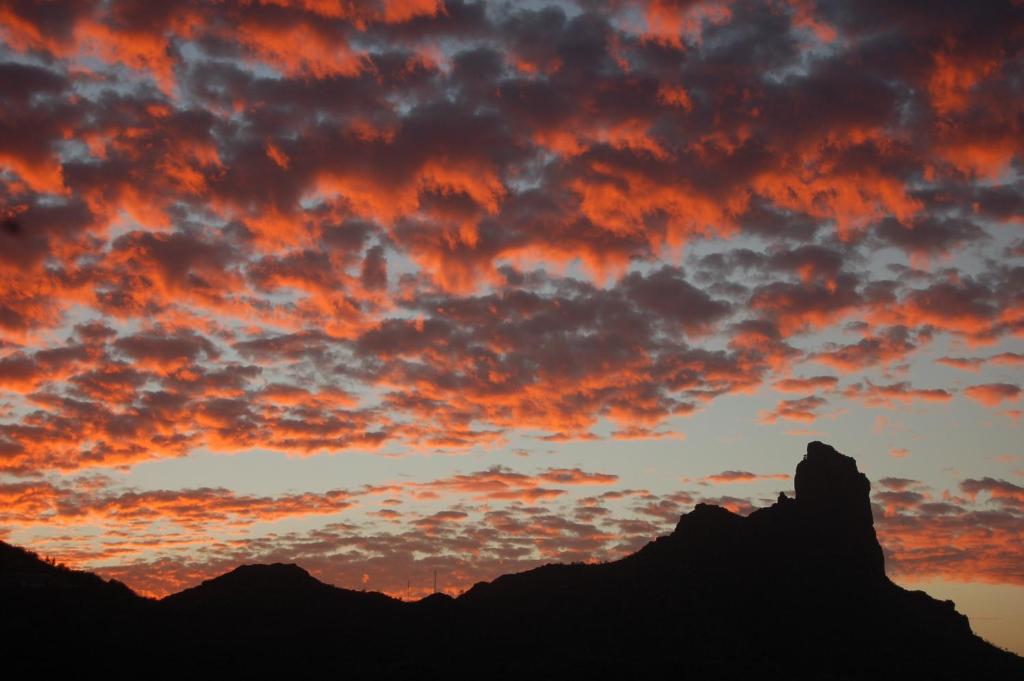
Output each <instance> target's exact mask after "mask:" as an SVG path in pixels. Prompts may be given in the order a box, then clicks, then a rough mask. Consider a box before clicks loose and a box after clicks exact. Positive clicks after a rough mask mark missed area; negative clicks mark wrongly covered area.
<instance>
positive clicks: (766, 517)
mask: <svg viewBox="0 0 1024 681" xmlns="http://www.w3.org/2000/svg"><path fill="white" fill-rule="evenodd" d="M795 487H796V498H795V499H789V498H787V497H786V496H785V495H780V496H779V501H778V503H776V504H774V505H772V506H771V507H770V508H764V509H760V510H757V511H755V512H753V513H751V514H750V515H749V516H746V517H742V516H739V515H736V514H734V513H731V512H729V511H727V510H725V509H723V508H720V507H717V506H711V505H707V504H698V505H697V507H696V508H695V509H694V510H693V511H692V512H690V513H687V514H686V515H684V516H682V517H681V518H680V520H679V524H678V525H677V526H676V529H675V531H674V532H672V534H671V535H669V536H667V537H660V538H658V539H657V540H655V541H653V542H650V543H649V544H647V546H645V547H644V548H643V549H641V550H640V551H638V552H637V553H635V554H633V555H630V556H628V557H626V558H623V559H621V560H618V561H615V562H611V563H601V564H594V565H584V564H573V565H545V566H543V567H540V568H537V569H534V570H530V571H527V572H522V573H519V574H513V575H505V576H503V577H499V578H498V579H496V580H494V581H493V582H486V583H480V584H477V585H476V586H474V587H473V588H472V589H470V590H469V591H467V592H466V593H464V594H463V595H461V596H460V597H459V598H456V599H452V598H449V597H447V596H443V595H440V594H435V595H433V596H430V597H428V598H425V599H423V600H421V601H418V602H415V603H404V602H401V601H398V600H395V599H392V598H389V597H387V596H384V595H382V594H377V593H366V592H360V591H350V590H346V589H339V588H335V587H332V586H328V585H326V584H323V583H321V582H319V581H317V580H316V579H314V578H313V577H312V576H310V575H309V573H307V572H306V571H305V570H303V569H302V568H299V567H297V566H295V565H282V564H276V565H247V566H242V567H239V568H237V569H235V570H233V571H231V572H229V573H228V574H225V575H222V576H220V577H217V578H216V579H212V580H209V581H206V582H204V583H202V584H201V585H199V586H197V587H194V588H192V589H188V590H186V591H183V592H181V593H178V594H174V595H173V596H169V597H167V598H165V599H163V600H161V601H152V600H148V599H144V598H141V597H138V596H135V595H134V594H133V593H132V592H131V591H130V590H129V589H128V588H127V587H125V586H124V585H122V584H120V583H117V582H104V581H103V580H101V579H100V578H98V577H96V576H94V575H91V574H87V573H81V572H74V571H69V570H63V569H60V568H58V567H55V566H53V565H50V564H48V563H44V562H43V561H40V560H39V559H38V558H36V557H35V556H34V555H33V554H29V553H28V552H25V551H23V550H21V549H18V548H15V547H12V546H9V545H6V544H5V545H3V546H2V547H0V548H2V551H0V641H3V645H4V648H5V652H4V660H5V663H6V666H7V668H8V669H13V670H16V671H21V672H34V673H36V674H40V673H43V674H49V673H53V672H60V671H64V672H69V671H76V672H82V671H85V670H89V671H94V672H97V673H101V674H105V675H108V676H110V675H114V676H128V675H131V676H136V677H143V678H144V677H147V676H169V675H172V674H175V675H177V674H181V673H186V674H191V673H196V672H201V673H203V674H204V676H205V675H213V674H221V675H227V676H231V677H235V676H243V675H244V676H252V675H259V676H266V675H269V674H281V675H282V677H283V678H291V677H306V676H313V675H316V676H320V675H325V676H326V675H329V676H335V677H338V678H342V677H344V675H346V674H356V675H358V677H356V678H361V677H367V676H370V677H373V676H386V677H394V678H402V677H399V676H398V675H412V674H417V675H420V676H427V677H440V676H447V677H452V676H462V675H467V674H474V675H479V676H480V677H481V678H485V679H486V678H493V677H510V676H523V677H532V678H536V677H538V676H540V677H541V678H546V677H554V676H556V675H557V676H560V677H562V678H575V677H576V676H577V675H580V674H600V675H602V676H604V675H613V676H612V678H623V677H624V678H637V679H650V678H656V677H655V675H657V676H658V677H660V676H663V675H664V676H671V677H673V678H694V679H702V678H761V679H782V678H785V679H792V678H807V679H811V678H813V679H886V678H901V677H906V676H908V675H913V676H915V677H917V676H920V677H922V678H933V679H934V678H949V679H953V678H956V679H964V678H967V679H971V678H974V679H1011V678H1024V659H1022V658H1020V657H1017V656H1015V655H1012V654H1010V653H1007V652H1005V651H1002V650H1000V649H998V648H996V647H994V646H992V645H990V644H988V643H987V642H985V641H983V640H982V639H980V638H978V637H977V636H975V635H974V634H973V633H972V632H971V629H970V626H969V624H968V622H967V618H966V617H964V616H963V615H960V614H959V613H957V612H956V610H955V609H954V606H953V603H952V602H950V601H945V602H942V601H937V600H934V599H932V598H931V597H929V596H928V595H927V594H925V593H924V592H921V591H907V590H905V589H902V588H900V587H898V586H897V585H895V584H893V583H892V582H891V581H889V579H888V578H887V577H886V576H885V569H884V565H883V557H882V550H881V547H880V546H879V544H878V540H877V539H876V537H875V531H874V527H873V521H872V517H871V506H870V504H869V501H868V492H869V488H870V484H869V482H868V480H867V478H866V477H865V476H864V475H863V474H862V473H860V472H858V470H857V465H856V462H855V461H854V460H853V459H852V458H851V457H848V456H844V455H842V454H840V453H838V452H836V451H835V450H834V449H833V448H832V447H830V446H828V445H825V444H822V443H820V442H812V443H811V444H810V445H808V447H807V456H806V457H805V458H804V460H803V461H801V462H800V463H799V464H798V466H797V470H796V479H795ZM10 678H19V677H17V676H11V677H10ZM409 678H412V677H411V676H410V677H409Z"/></svg>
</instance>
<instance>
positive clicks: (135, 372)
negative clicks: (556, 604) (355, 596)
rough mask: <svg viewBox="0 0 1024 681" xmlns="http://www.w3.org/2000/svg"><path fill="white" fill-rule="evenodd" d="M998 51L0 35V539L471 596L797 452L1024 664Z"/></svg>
mask: <svg viewBox="0 0 1024 681" xmlns="http://www.w3.org/2000/svg"><path fill="white" fill-rule="evenodd" d="M1022 46H1024V5H1022V4H1021V2H1019V0H1013V1H1010V0H1007V1H1000V0H991V1H989V2H980V3H966V2H935V1H934V0H919V1H918V0H914V1H908V2H900V3H892V2H889V1H887V0H886V1H883V0H858V2H836V1H832V0H818V1H815V0H768V1H760V2H748V1H744V0H736V1H731V0H721V1H702V0H637V1H635V2H626V1H612V2H596V1H591V0H578V1H577V2H563V3H557V2H544V1H540V2H532V1H531V2H469V1H464V0H376V1H375V0H365V1H355V2H353V1H352V0H322V1H318V0H219V1H216V2H214V1H205V0H194V1H191V2H179V3H154V2H147V1H145V0H131V1H121V0H105V1H96V0H78V1H75V2H31V1H26V0H3V1H2V2H0V219H2V225H0V226H2V229H0V539H3V540H5V541H8V542H12V543H15V544H19V545H22V546H25V547H28V548H30V549H32V550H35V551H37V552H39V553H40V554H41V555H45V556H51V557H54V558H55V559H56V560H59V561H61V562H64V563H66V564H68V565H72V566H74V567H78V568H81V569H88V570H92V571H95V572H97V573H99V574H101V575H103V576H105V577H108V578H116V579H119V580H122V581H124V582H125V583H126V584H128V585H129V586H131V587H132V588H133V589H135V590H137V591H138V592H140V593H143V594H147V595H152V596H162V595H165V594H168V593H172V592H174V591H177V590H180V589H182V588H185V587H188V586H192V585H195V584H197V583H199V582H201V581H202V580H204V579H208V578H210V577H213V576H216V575H218V574H220V573H222V572H225V571H227V570H230V569H232V568H233V567H235V566H237V565H239V564H243V563H252V562H287V563H292V562H294V563H298V564H300V565H302V566H303V567H305V568H307V569H308V570H310V571H311V572H312V573H313V574H314V575H315V576H317V577H318V578H320V579H322V580H324V581H327V582H329V583H332V584H337V585H339V586H343V587H347V588H359V589H372V590H380V591H384V592H386V593H389V594H392V595H394V596H397V597H400V598H417V597H421V596H423V595H425V594H428V593H430V591H431V590H432V580H433V573H434V571H435V570H436V571H437V573H438V582H439V584H438V586H439V588H440V589H442V590H444V591H446V592H449V593H453V594H454V593H459V592H461V591H463V590H465V589H466V588H468V587H470V586H471V585H472V584H474V583H475V582H477V581H480V580H487V579H493V578H494V577H496V576H498V575H500V574H503V573H507V572H515V571H520V570H524V569H528V568H531V567H534V566H537V565H542V564H544V563H549V562H574V561H600V560H612V559H615V558H617V557H620V556H623V555H626V554H628V553H630V552H632V551H635V550H637V549H639V548H640V547H642V546H643V545H644V544H645V543H646V542H648V541H650V540H652V539H654V538H655V537H657V536H659V535H663V534H667V533H669V532H671V530H672V529H673V528H674V526H675V523H676V522H677V521H678V518H679V515H680V514H681V513H685V512H687V511H688V510H690V509H691V508H692V507H693V506H694V505H695V504H696V503H699V502H706V503H717V504H721V505H724V506H726V507H727V508H729V509H731V510H733V511H735V512H738V513H748V512H750V510H752V509H753V508H757V507H762V506H766V505H770V504H771V503H772V502H773V501H774V499H775V497H776V496H777V495H778V493H779V492H780V491H786V492H788V493H790V494H792V487H793V481H792V477H791V476H792V474H793V470H794V468H795V465H796V463H797V462H798V461H799V459H800V456H801V455H802V453H803V451H804V448H805V447H806V443H807V442H808V441H810V440H823V441H825V442H828V443H830V444H832V445H834V446H835V447H836V448H837V449H839V450H840V451H842V452H844V453H846V454H849V455H851V456H854V457H855V458H856V459H857V461H858V465H859V467H860V469H861V470H862V471H864V472H865V473H866V474H867V475H868V477H869V478H870V480H871V482H872V503H873V512H874V518H875V525H876V529H877V532H878V535H879V539H880V541H881V543H882V546H883V549H884V552H885V560H886V569H887V571H888V573H889V575H890V577H892V578H893V579H894V580H895V581H897V583H900V584H903V585H906V586H908V587H910V588H924V589H926V590H928V591H929V593H932V594H933V595H936V596H937V597H941V598H952V599H953V600H955V601H956V602H957V604H958V607H959V609H960V610H961V611H962V612H965V613H967V614H968V615H969V616H970V617H971V621H972V626H973V627H974V628H975V630H976V631H978V632H980V633H981V634H982V635H984V636H986V637H987V638H989V639H990V640H992V641H994V642H996V643H997V644H999V645H1002V646H1005V647H1009V648H1012V649H1014V650H1017V651H1018V652H1021V653H1024V438H1022V430H1021V416H1022V410H1024V402H1022V400H1021V384H1022V382H1024V230H1022V224H1024V180H1022V171H1024V142H1022V140H1024V131H1022V127H1024V57H1022ZM750 569H751V570H756V569H757V566H750Z"/></svg>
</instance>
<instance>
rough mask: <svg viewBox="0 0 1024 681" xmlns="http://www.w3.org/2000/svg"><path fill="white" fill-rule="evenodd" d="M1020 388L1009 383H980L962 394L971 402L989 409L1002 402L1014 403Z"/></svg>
mask: <svg viewBox="0 0 1024 681" xmlns="http://www.w3.org/2000/svg"><path fill="white" fill-rule="evenodd" d="M1020 393H1021V390H1020V387H1019V386H1016V385H1013V384H1011V383H982V384H980V385H972V386H968V387H967V388H964V394H965V395H967V396H968V397H969V398H971V399H972V400H975V401H976V402H980V403H981V404H983V405H986V406H989V407H995V406H998V405H1000V404H1002V403H1003V402H1007V401H1009V402H1016V401H1017V400H1019V399H1020Z"/></svg>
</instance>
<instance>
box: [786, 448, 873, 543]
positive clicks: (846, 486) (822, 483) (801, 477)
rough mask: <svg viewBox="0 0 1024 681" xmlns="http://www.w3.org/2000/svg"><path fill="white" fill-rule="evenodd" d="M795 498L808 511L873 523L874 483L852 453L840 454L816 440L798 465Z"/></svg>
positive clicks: (868, 523)
mask: <svg viewBox="0 0 1024 681" xmlns="http://www.w3.org/2000/svg"><path fill="white" fill-rule="evenodd" d="M793 482H794V486H795V488H796V500H797V504H798V505H799V507H800V508H801V509H802V510H803V511H804V512H808V513H813V514H816V515H822V516H827V517H830V518H837V517H841V518H846V519H848V520H856V521H860V522H863V523H865V524H867V525H869V526H871V525H873V524H874V523H873V521H872V518H871V501H870V498H869V495H870V492H871V483H870V482H869V481H868V478H867V476H866V475H864V474H863V473H861V472H860V471H858V470H857V462H856V460H854V458H853V457H852V456H846V455H845V454H841V453H839V452H838V451H836V449H835V448H834V447H832V446H831V445H827V444H825V443H824V442H818V441H814V442H811V443H809V444H808V445H807V454H806V455H805V456H804V458H803V461H801V462H800V463H798V464H797V466H796V477H795V478H794V481H793Z"/></svg>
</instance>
